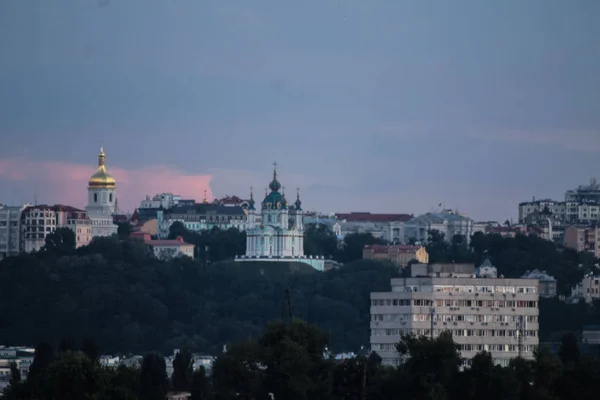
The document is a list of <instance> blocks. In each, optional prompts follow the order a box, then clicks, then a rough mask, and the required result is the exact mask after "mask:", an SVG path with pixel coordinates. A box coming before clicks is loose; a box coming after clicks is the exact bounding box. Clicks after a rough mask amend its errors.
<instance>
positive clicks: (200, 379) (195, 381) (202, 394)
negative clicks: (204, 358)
mask: <svg viewBox="0 0 600 400" xmlns="http://www.w3.org/2000/svg"><path fill="white" fill-rule="evenodd" d="M208 390H209V387H208V379H207V378H206V370H205V369H204V367H203V366H200V368H198V369H197V370H195V371H194V373H193V374H192V390H191V393H192V400H206V399H208Z"/></svg>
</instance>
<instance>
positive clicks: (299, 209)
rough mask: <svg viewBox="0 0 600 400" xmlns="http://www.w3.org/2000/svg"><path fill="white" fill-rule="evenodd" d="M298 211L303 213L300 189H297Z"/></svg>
mask: <svg viewBox="0 0 600 400" xmlns="http://www.w3.org/2000/svg"><path fill="white" fill-rule="evenodd" d="M294 205H295V206H296V210H297V211H302V202H301V201H300V188H296V202H295V203H294Z"/></svg>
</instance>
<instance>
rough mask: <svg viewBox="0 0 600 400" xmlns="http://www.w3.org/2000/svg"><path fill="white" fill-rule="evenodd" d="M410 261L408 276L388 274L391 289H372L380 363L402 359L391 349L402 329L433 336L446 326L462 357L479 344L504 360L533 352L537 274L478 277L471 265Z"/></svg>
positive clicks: (373, 342)
mask: <svg viewBox="0 0 600 400" xmlns="http://www.w3.org/2000/svg"><path fill="white" fill-rule="evenodd" d="M413 267H416V268H414V269H413V268H411V269H413V270H412V271H411V272H412V275H413V276H412V277H410V278H402V279H392V280H391V289H392V290H391V291H390V292H376V293H371V324H370V328H371V350H372V351H375V352H376V353H378V354H379V356H380V357H381V358H382V359H383V363H384V364H385V365H399V364H400V363H401V362H402V359H401V356H400V355H399V354H398V353H397V352H396V349H395V346H396V344H397V343H398V342H399V341H400V336H401V335H402V334H407V333H413V334H415V335H419V336H433V337H437V336H438V335H439V334H440V333H441V332H443V331H446V330H447V331H450V333H451V334H452V336H453V339H454V341H455V343H457V344H458V346H459V349H460V353H461V356H462V357H464V358H466V359H467V360H468V359H471V358H473V356H475V354H477V353H478V352H480V351H484V350H485V351H488V352H490V353H491V355H492V358H493V359H494V362H495V363H496V364H499V365H504V366H506V365H508V363H509V361H510V360H511V359H513V358H515V357H517V356H518V355H519V354H521V356H522V357H524V358H526V359H532V358H533V355H534V351H535V349H536V348H537V346H538V344H539V339H538V330H539V321H538V316H539V309H538V299H539V295H538V281H537V280H536V279H504V278H477V277H475V275H474V274H473V273H474V266H473V265H471V266H470V267H467V265H461V266H460V268H453V267H452V264H437V265H434V266H422V265H417V266H414V265H413ZM467 362H468V361H467Z"/></svg>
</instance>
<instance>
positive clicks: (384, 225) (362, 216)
mask: <svg viewBox="0 0 600 400" xmlns="http://www.w3.org/2000/svg"><path fill="white" fill-rule="evenodd" d="M335 217H336V218H337V220H338V221H339V223H340V224H341V236H342V237H343V236H346V235H348V234H351V233H370V234H371V235H373V236H374V237H376V238H380V239H383V240H386V241H388V242H392V243H394V242H396V243H406V238H405V237H404V225H405V224H406V223H407V222H408V221H410V220H411V219H412V218H413V216H412V215H409V214H371V213H369V212H352V213H341V214H335Z"/></svg>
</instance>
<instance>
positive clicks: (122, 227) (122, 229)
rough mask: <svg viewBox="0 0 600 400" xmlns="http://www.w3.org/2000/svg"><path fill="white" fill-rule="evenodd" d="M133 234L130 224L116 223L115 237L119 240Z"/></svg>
mask: <svg viewBox="0 0 600 400" xmlns="http://www.w3.org/2000/svg"><path fill="white" fill-rule="evenodd" d="M131 232H133V226H131V223H130V222H128V221H127V222H117V236H118V237H119V239H120V240H126V239H128V238H129V235H131Z"/></svg>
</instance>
